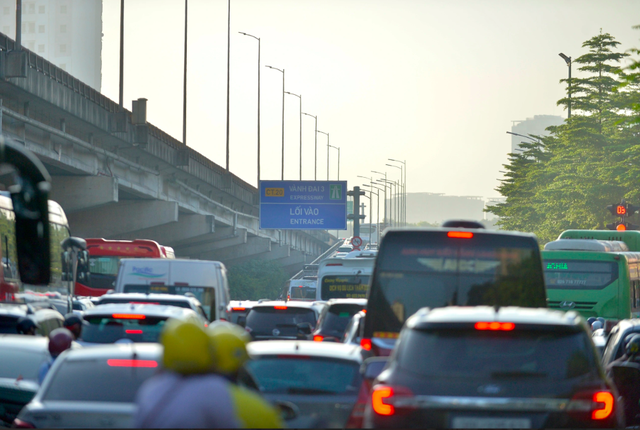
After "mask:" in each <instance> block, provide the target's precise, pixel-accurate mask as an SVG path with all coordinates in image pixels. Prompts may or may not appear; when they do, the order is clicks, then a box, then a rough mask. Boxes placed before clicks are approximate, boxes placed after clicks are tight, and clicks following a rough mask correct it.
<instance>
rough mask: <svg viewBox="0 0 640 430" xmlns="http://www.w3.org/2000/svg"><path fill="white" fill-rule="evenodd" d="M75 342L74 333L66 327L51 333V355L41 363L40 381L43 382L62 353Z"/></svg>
mask: <svg viewBox="0 0 640 430" xmlns="http://www.w3.org/2000/svg"><path fill="white" fill-rule="evenodd" d="M72 343H73V334H72V333H71V332H70V331H69V330H67V329H66V328H63V327H60V328H57V329H55V330H53V331H52V332H51V333H49V354H50V355H51V357H50V358H49V360H47V361H45V362H44V363H42V365H40V370H39V371H38V383H39V384H42V381H44V377H45V376H47V373H48V372H49V369H51V366H52V365H53V363H54V361H55V360H56V358H58V356H59V355H60V354H62V353H63V352H64V351H66V350H67V349H69V348H71V344H72Z"/></svg>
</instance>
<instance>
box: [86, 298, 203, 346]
mask: <svg viewBox="0 0 640 430" xmlns="http://www.w3.org/2000/svg"><path fill="white" fill-rule="evenodd" d="M83 318H84V322H85V324H84V326H83V328H82V336H81V338H82V342H83V345H84V346H93V344H102V343H114V342H116V341H121V342H158V339H159V337H160V333H161V331H162V327H163V326H164V323H165V322H166V321H167V320H168V319H169V318H178V319H191V318H195V319H199V320H200V321H202V323H203V325H206V324H207V322H206V319H205V318H204V317H202V315H200V314H198V313H196V312H195V311H193V310H192V309H187V308H178V307H175V306H165V305H152V304H131V303H126V304H124V303H112V304H107V305H100V306H96V307H95V308H93V309H90V310H88V311H86V312H85V313H84V315H83Z"/></svg>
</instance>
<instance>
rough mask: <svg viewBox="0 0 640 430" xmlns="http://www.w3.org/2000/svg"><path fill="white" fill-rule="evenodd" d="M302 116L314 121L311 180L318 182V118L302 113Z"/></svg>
mask: <svg viewBox="0 0 640 430" xmlns="http://www.w3.org/2000/svg"><path fill="white" fill-rule="evenodd" d="M302 115H307V116H310V117H312V118H313V119H315V120H316V132H315V133H314V135H313V136H314V138H315V155H314V161H313V180H314V181H317V180H318V117H317V116H315V115H310V114H308V113H304V112H302Z"/></svg>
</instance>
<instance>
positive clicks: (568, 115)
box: [558, 52, 571, 118]
mask: <svg viewBox="0 0 640 430" xmlns="http://www.w3.org/2000/svg"><path fill="white" fill-rule="evenodd" d="M558 55H559V56H561V57H562V59H563V60H564V62H565V63H567V67H568V68H569V79H568V80H567V85H568V91H567V92H568V93H569V104H568V106H567V107H568V114H567V117H568V118H571V57H567V56H566V55H564V54H563V53H562V52H561V53H559V54H558Z"/></svg>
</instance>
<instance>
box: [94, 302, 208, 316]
mask: <svg viewBox="0 0 640 430" xmlns="http://www.w3.org/2000/svg"><path fill="white" fill-rule="evenodd" d="M114 312H116V313H128V314H131V313H133V314H143V315H147V316H153V317H170V318H186V317H190V316H192V315H193V314H195V312H194V311H193V309H190V308H179V307H177V306H168V305H152V304H146V303H143V304H139V303H135V304H134V303H107V304H104V305H99V306H96V307H95V308H91V309H88V310H86V311H84V314H83V317H84V318H85V319H86V318H88V317H91V316H94V315H104V314H108V313H114ZM196 315H197V314H196Z"/></svg>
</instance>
